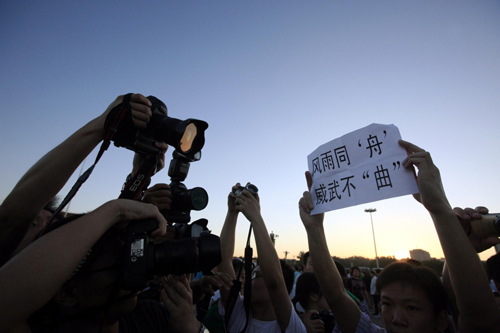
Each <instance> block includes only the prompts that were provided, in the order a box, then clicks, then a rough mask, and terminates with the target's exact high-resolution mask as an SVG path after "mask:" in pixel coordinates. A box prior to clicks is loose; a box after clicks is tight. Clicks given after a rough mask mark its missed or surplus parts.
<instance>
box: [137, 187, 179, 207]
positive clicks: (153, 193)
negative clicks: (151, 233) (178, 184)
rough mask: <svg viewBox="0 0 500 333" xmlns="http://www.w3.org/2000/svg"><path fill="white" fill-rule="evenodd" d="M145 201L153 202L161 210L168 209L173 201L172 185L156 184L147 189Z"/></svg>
mask: <svg viewBox="0 0 500 333" xmlns="http://www.w3.org/2000/svg"><path fill="white" fill-rule="evenodd" d="M142 201H143V202H146V203H151V204H153V205H155V206H156V207H158V209H159V210H168V209H170V205H171V203H172V193H171V192H170V185H167V184H156V185H154V186H152V187H151V188H149V189H148V190H146V192H145V193H144V197H143V199H142Z"/></svg>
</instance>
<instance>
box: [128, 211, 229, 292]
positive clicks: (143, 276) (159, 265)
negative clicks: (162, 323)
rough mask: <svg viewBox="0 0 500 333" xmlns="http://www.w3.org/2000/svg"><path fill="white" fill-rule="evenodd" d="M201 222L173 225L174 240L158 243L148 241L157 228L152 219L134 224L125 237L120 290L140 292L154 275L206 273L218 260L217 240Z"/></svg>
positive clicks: (205, 223) (219, 254) (219, 257)
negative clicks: (174, 229)
mask: <svg viewBox="0 0 500 333" xmlns="http://www.w3.org/2000/svg"><path fill="white" fill-rule="evenodd" d="M207 223H208V221H207V220H205V219H201V220H199V221H196V222H194V223H192V224H191V225H188V224H184V223H182V224H178V225H176V226H175V227H176V237H175V239H173V240H169V241H163V242H161V243H156V244H155V243H152V242H150V241H148V235H149V234H150V233H151V232H152V231H153V230H155V229H156V228H158V222H157V221H156V220H155V219H146V220H137V221H133V222H131V223H130V224H129V226H128V228H127V231H126V233H125V235H124V236H125V250H124V252H125V253H124V257H125V262H124V268H123V270H122V276H121V288H122V289H124V290H140V289H142V288H144V286H146V284H147V282H148V281H150V280H152V279H153V278H154V276H155V275H167V274H174V275H180V274H185V273H196V272H199V271H202V272H209V271H211V270H212V269H213V268H214V267H215V266H217V265H218V264H219V263H220V261H221V260H222V258H221V252H220V238H219V237H218V236H216V235H212V234H211V233H210V230H208V229H207V227H206V226H207Z"/></svg>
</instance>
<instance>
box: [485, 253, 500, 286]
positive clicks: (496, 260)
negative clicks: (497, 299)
mask: <svg viewBox="0 0 500 333" xmlns="http://www.w3.org/2000/svg"><path fill="white" fill-rule="evenodd" d="M486 269H487V271H488V275H489V276H490V277H491V278H492V279H493V280H495V281H497V282H500V252H498V253H497V254H495V255H493V256H491V257H489V258H488V260H486Z"/></svg>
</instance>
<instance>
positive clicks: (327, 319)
mask: <svg viewBox="0 0 500 333" xmlns="http://www.w3.org/2000/svg"><path fill="white" fill-rule="evenodd" d="M311 319H312V320H314V319H321V320H322V321H323V323H324V324H325V333H331V332H333V328H334V327H335V317H334V316H333V313H332V312H331V311H328V310H321V311H320V312H319V314H317V313H313V314H312V315H311Z"/></svg>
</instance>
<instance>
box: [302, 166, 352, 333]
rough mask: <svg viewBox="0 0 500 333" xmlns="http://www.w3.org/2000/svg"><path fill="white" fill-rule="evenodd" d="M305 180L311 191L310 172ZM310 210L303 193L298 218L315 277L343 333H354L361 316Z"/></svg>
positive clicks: (319, 219) (320, 219)
mask: <svg viewBox="0 0 500 333" xmlns="http://www.w3.org/2000/svg"><path fill="white" fill-rule="evenodd" d="M306 180H307V185H308V189H309V190H310V189H311V185H312V178H311V174H310V173H309V172H306ZM313 208H314V204H313V202H312V199H311V193H309V191H306V192H304V195H303V197H302V198H301V199H300V201H299V209H300V218H301V220H302V223H303V224H304V227H305V228H306V231H307V240H308V242H309V252H310V253H311V258H312V260H313V262H314V273H315V274H316V278H317V279H318V283H319V285H320V287H321V291H322V292H323V294H324V296H325V298H326V300H327V302H328V306H329V307H330V310H331V311H332V312H333V315H334V316H335V319H336V321H337V324H338V326H339V328H340V330H341V331H342V332H343V333H350V332H354V331H355V330H356V327H357V326H358V323H359V319H360V316H361V312H360V310H359V308H358V306H357V305H356V303H355V302H354V301H353V300H352V298H351V297H349V295H348V294H347V292H346V291H345V288H344V283H343V281H342V277H341V276H340V273H339V272H338V270H337V266H335V263H334V262H333V260H332V257H331V255H330V251H329V250H328V245H327V242H326V237H325V230H324V228H323V218H324V214H317V215H311V214H310V213H311V210H312V209H313Z"/></svg>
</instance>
